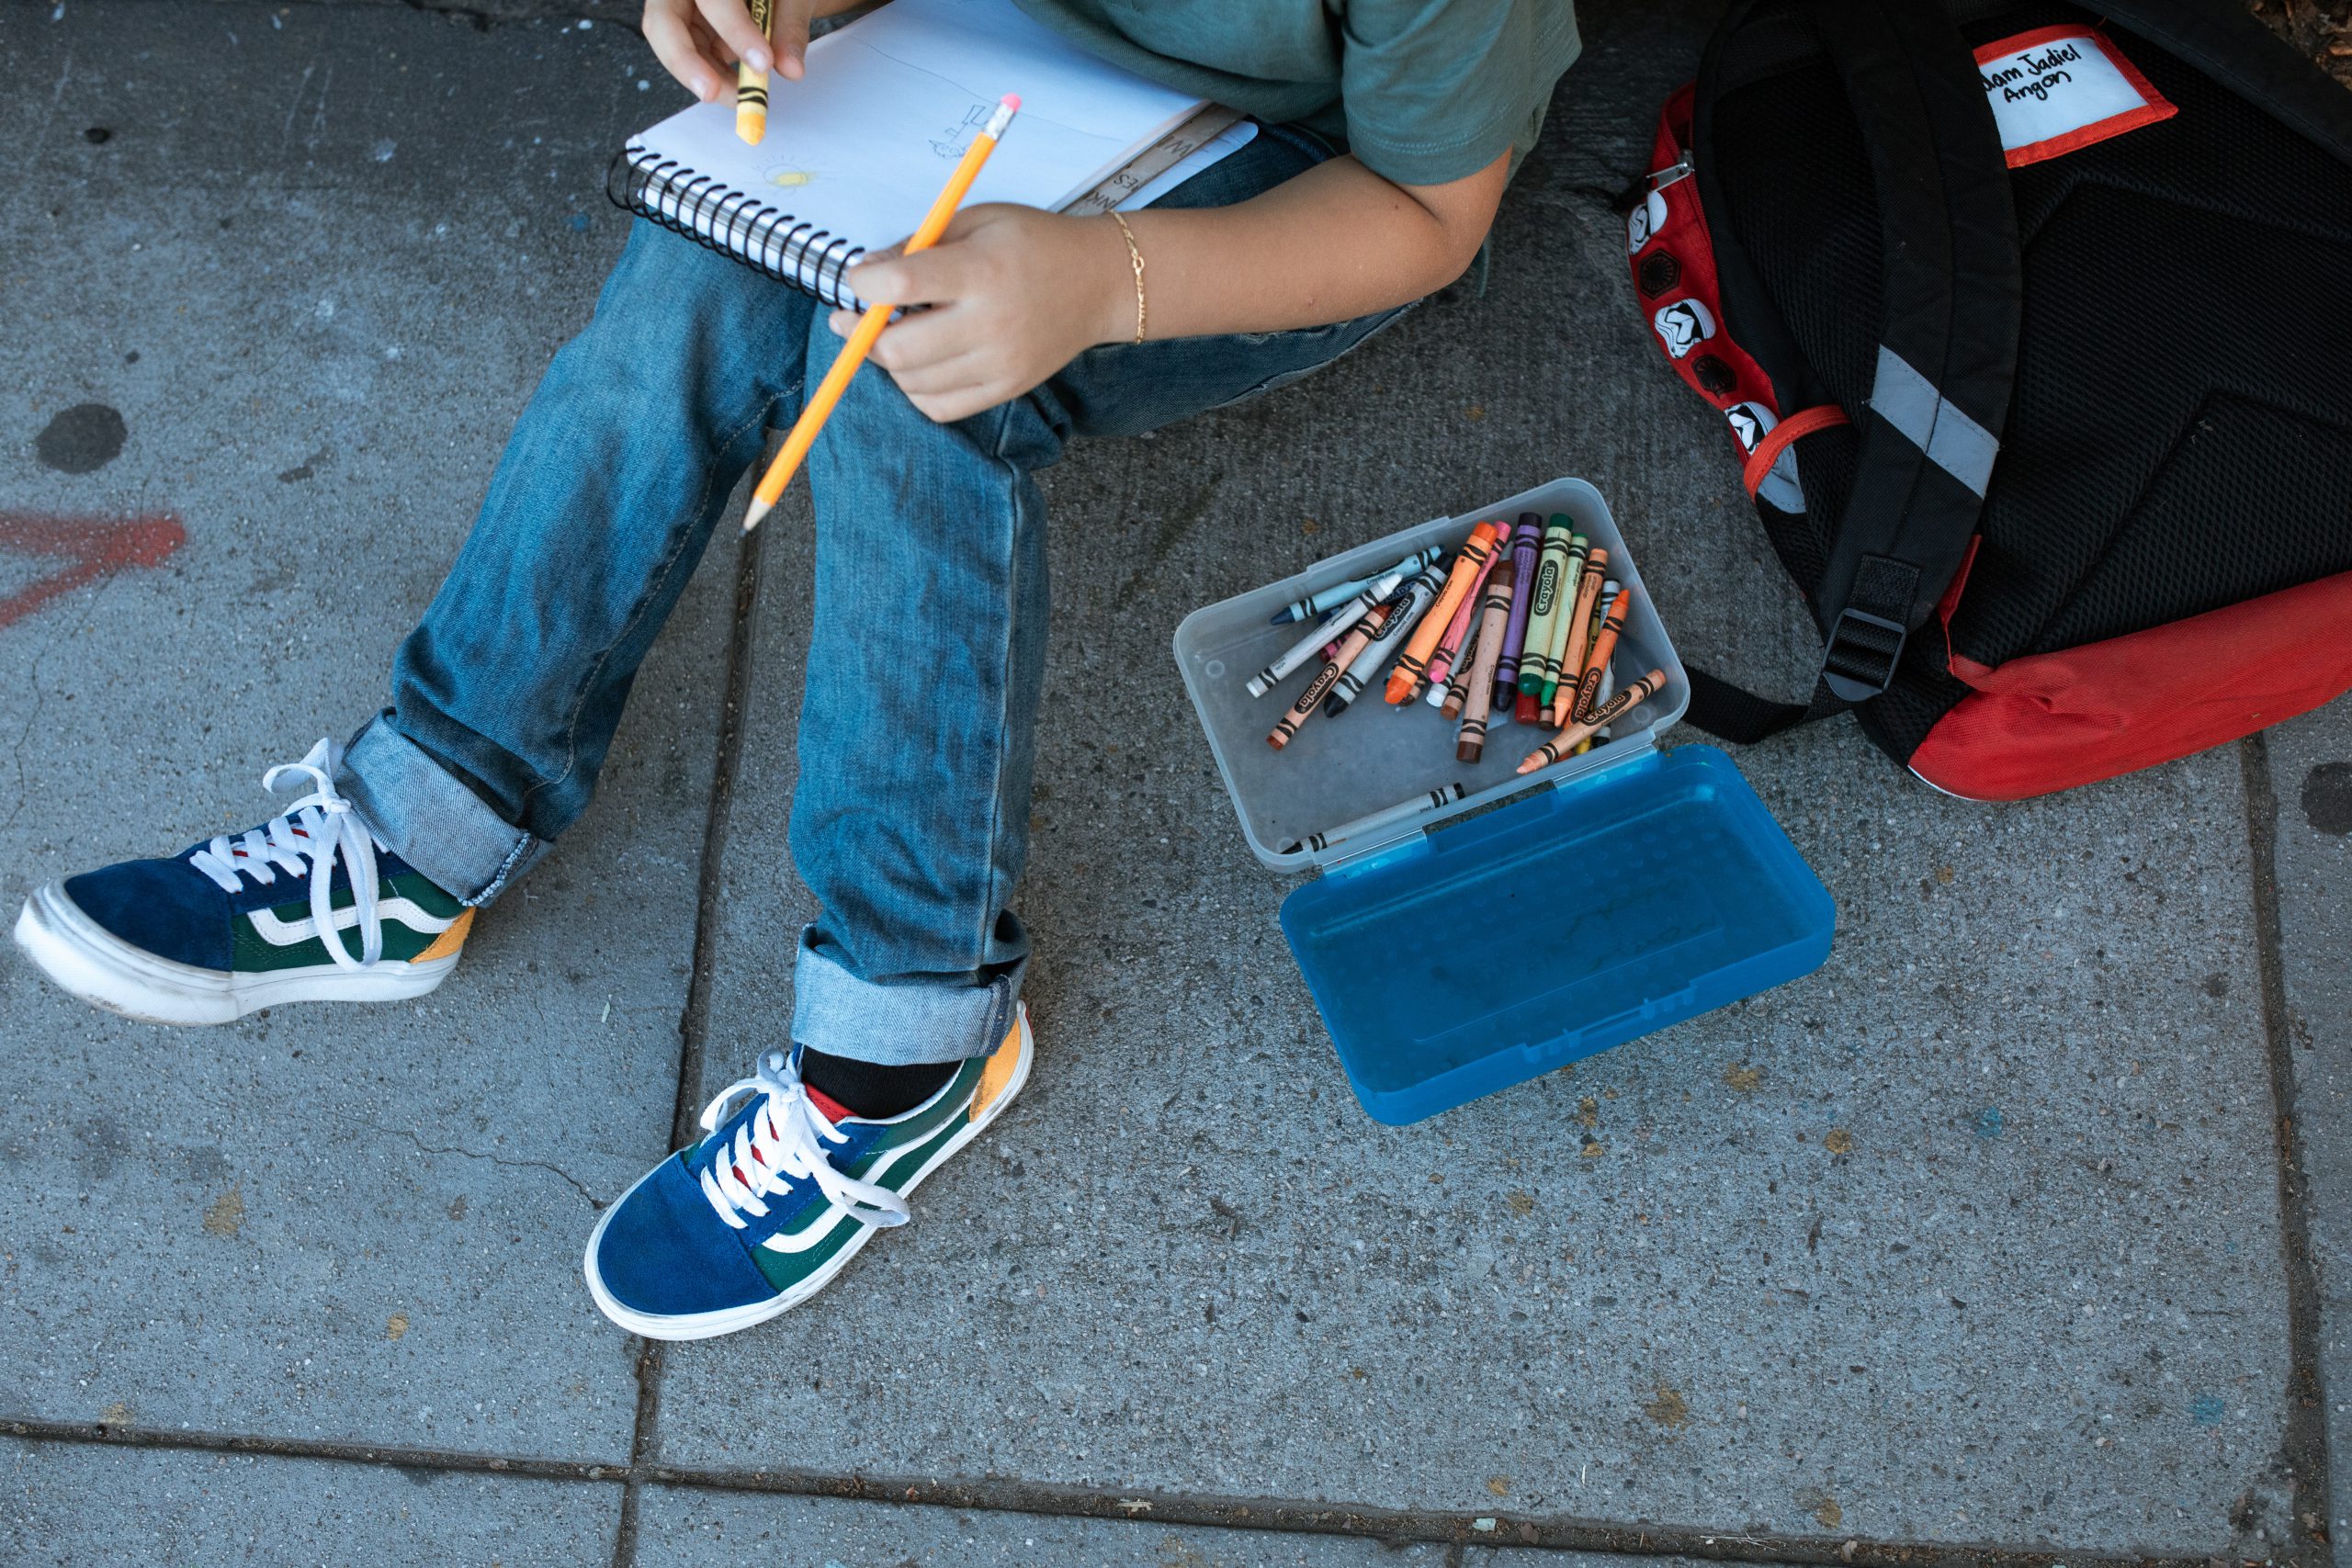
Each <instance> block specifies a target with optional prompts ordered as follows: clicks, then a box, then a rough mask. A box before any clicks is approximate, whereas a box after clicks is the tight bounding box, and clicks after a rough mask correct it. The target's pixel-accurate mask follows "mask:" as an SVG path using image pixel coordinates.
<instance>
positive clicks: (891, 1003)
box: [792, 926, 1029, 1067]
mask: <svg viewBox="0 0 2352 1568" xmlns="http://www.w3.org/2000/svg"><path fill="white" fill-rule="evenodd" d="M816 931H817V928H816V927H815V926H809V927H806V928H804V929H803V930H802V931H801V933H800V952H799V955H798V956H797V958H796V959H795V960H794V962H793V965H792V1038H793V1040H794V1042H795V1043H798V1044H801V1045H806V1046H807V1047H809V1049H810V1050H812V1051H822V1052H824V1053H825V1054H826V1055H829V1056H850V1057H854V1058H855V1059H856V1060H858V1061H861V1062H877V1063H880V1064H882V1065H883V1066H892V1067H903V1066H912V1065H914V1064H916V1063H918V1062H960V1061H963V1060H964V1059H965V1058H966V1057H967V1056H985V1055H988V1054H989V1052H991V1051H993V1050H995V1049H996V1048H997V1047H998V1046H999V1045H1001V1044H1003V1043H1004V1037H1005V1036H1006V1035H1007V1034H1009V1033H1011V1032H1012V1021H1013V1019H1014V1017H1015V1015H1016V1009H1017V1007H1018V1005H1019V1003H1020V999H1021V976H1022V974H1023V971H1025V970H1026V969H1027V968H1028V967H1029V960H1028V959H1026V958H1023V959H1022V960H1020V961H1019V962H1018V963H1016V964H1013V965H1012V967H1010V968H1009V969H1007V970H1005V971H1004V972H1003V973H1002V974H1001V975H999V976H996V978H994V979H992V980H987V981H983V982H981V983H979V984H978V985H967V986H956V985H940V984H933V983H931V982H927V981H909V982H901V983H898V984H893V985H882V984H880V983H878V982H876V981H873V980H861V979H859V978H858V977H857V976H854V975H853V974H851V973H850V972H849V971H848V970H847V969H844V968H843V967H842V965H841V964H839V963H837V962H835V961H834V960H833V959H831V958H828V957H827V956H826V955H825V954H823V953H820V952H818V951H817V949H816V946H815V938H816Z"/></svg>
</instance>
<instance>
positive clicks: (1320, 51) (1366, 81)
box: [1014, 0, 1580, 186]
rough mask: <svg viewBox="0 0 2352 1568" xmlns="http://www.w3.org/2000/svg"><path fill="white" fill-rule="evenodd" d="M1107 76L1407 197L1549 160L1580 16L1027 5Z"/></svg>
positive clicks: (1496, 1)
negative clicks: (1309, 136) (1499, 165)
mask: <svg viewBox="0 0 2352 1568" xmlns="http://www.w3.org/2000/svg"><path fill="white" fill-rule="evenodd" d="M1014 3H1015V4H1017V5H1018V6H1020V7H1021V8H1022V9H1023V11H1026V12H1027V13H1029V15H1031V16H1032V17H1035V18H1036V19H1037V20H1038V21H1040V22H1043V23H1045V24H1046V26H1047V27H1049V28H1053V29H1055V30H1056V31H1057V32H1059V33H1061V34H1062V35H1063V36H1064V37H1066V38H1068V39H1071V40H1072V41H1073V42H1075V43H1078V44H1080V46H1082V47H1084V48H1085V49H1087V50H1089V51H1092V52H1093V53H1095V54H1099V55H1101V56H1102V57H1103V58H1104V59H1105V60H1111V61H1115V62H1118V63H1119V64H1121V65H1124V66H1125V67H1127V68H1128V69H1129V70H1131V71H1134V72H1136V73H1139V74H1141V75H1145V76H1148V77H1150V78H1151V79H1152V80H1153V81H1155V82H1162V83H1165V84H1167V85H1169V86H1171V87H1174V88H1177V89H1179V90H1180V91H1182V92H1187V93H1196V94H1198V95H1199V96H1202V97H1204V98H1210V99H1213V100H1215V101H1216V102H1217V103H1221V104H1226V105H1228V106H1230V107H1234V108H1237V109H1239V110H1241V111H1242V112H1243V113H1245V114H1250V115H1254V116H1256V117H1257V118H1260V119H1263V120H1273V121H1278V122H1283V121H1295V122H1298V123H1300V124H1303V125H1305V126H1306V127H1307V128H1308V129H1309V130H1315V131H1317V132H1319V133H1321V134H1322V135H1324V136H1327V137H1329V138H1330V139H1331V140H1332V141H1336V142H1338V143H1340V145H1342V146H1344V147H1346V148H1347V149H1348V151H1350V152H1353V153H1354V154H1355V155H1356V157H1357V158H1359V159H1360V160H1362V161H1363V164H1365V165H1366V166H1367V167H1369V168H1370V169H1371V170H1372V171H1373V172H1374V174H1377V175H1382V176H1383V177H1385V178H1387V179H1391V180H1395V181H1396V182H1397V184H1399V185H1415V186H1429V185H1442V184H1444V183H1445V182H1446V181H1448V180H1458V179H1461V178H1463V177H1464V176H1465V175H1475V174H1476V173H1477V172H1478V171H1479V170H1480V169H1483V168H1485V167H1486V166H1487V164H1491V163H1493V162H1494V161H1495V159H1496V158H1497V157H1498V156H1500V155H1501V153H1502V152H1503V150H1504V149H1506V148H1510V149H1511V150H1512V152H1513V158H1512V164H1513V166H1514V167H1516V166H1517V164H1518V160H1519V158H1520V157H1521V156H1524V155H1525V153H1526V152H1527V150H1528V149H1529V148H1531V147H1532V146H1533V145H1534V144H1535V134H1536V132H1537V130H1540V129H1541V128H1542V126H1543V124H1544V107H1546V106H1547V105H1548V104H1549V103H1550V102H1551V98H1552V88H1553V87H1554V85H1555V84H1557V83H1558V81H1559V79H1560V74H1561V73H1562V72H1565V71H1566V70H1567V68H1568V66H1569V65H1570V64H1571V63H1573V62H1575V60H1576V57H1577V50H1578V49H1579V47H1580V45H1579V42H1578V40H1577V18H1576V9H1575V6H1574V5H1573V4H1572V3H1571V0H1014Z"/></svg>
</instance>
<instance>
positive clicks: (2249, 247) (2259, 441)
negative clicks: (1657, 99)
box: [1710, 6, 2352, 754]
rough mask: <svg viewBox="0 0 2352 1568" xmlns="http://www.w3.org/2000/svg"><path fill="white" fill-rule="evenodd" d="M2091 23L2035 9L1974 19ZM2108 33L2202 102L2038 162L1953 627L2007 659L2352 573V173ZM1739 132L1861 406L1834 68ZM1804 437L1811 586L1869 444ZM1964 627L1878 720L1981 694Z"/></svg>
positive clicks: (1822, 344) (1990, 658)
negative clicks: (2004, 374) (1971, 680)
mask: <svg viewBox="0 0 2352 1568" xmlns="http://www.w3.org/2000/svg"><path fill="white" fill-rule="evenodd" d="M2089 19H2090V17H2089V16H2088V14H2087V13H2085V12H2083V11H2080V10H2077V9H2075V8H2073V7H2068V6H2025V7H2019V8H2018V9H2016V10H2012V11H2009V12H2007V13H2005V14H2004V15H2002V16H2000V17H1996V18H1994V19H1992V20H1990V21H1986V22H1984V23H1981V24H1977V25H1974V26H1972V27H1971V28H1969V29H1968V34H1969V38H1970V41H1971V42H1972V43H1985V42H1990V41H1992V40H1993V39H1999V38H2002V37H2006V36H2007V35H2009V34H2012V33H2017V32H2021V31H2024V30H2026V29H2028V28H2034V27H2040V26H2043V25H2047V24H2050V23H2054V22H2064V23H2067V24H2070V25H2081V24H2084V23H2086V22H2087V21H2088V20H2089ZM2110 36H2112V37H2113V38H2114V39H2115V40H2116V41H2117V43H2118V45H2119V46H2120V48H2121V50H2122V51H2124V52H2125V53H2126V54H2127V55H2128V56H2129V57H2130V58H2131V61H2132V62H2133V63H2135V64H2136V65H2138V66H2139V67H2140V68H2141V70H2143V72H2144V73H2146V74H2147V75H2148V76H2149V78H2150V79H2151V80H2152V81H2153V82H2154V84H2155V85H2156V87H2157V89H2158V90H2159V91H2160V92H2162V93H2163V94H2164V95H2165V96H2166V97H2168V98H2170V99H2171V100H2172V102H2173V103H2174V104H2176V105H2177V106H2178V108H2179V113H2178V114H2177V116H2176V117H2175V118H2172V119H2170V120H2167V121H2165V122H2164V123H2162V124H2159V125H2154V126H2150V127H2146V128H2144V129H2142V130H2134V131H2131V132H2129V133H2127V134H2125V135H2123V136H2120V137H2117V138H2114V139H2112V140H2110V141H2104V142H2101V143H2098V145H2096V146H2093V147H2090V148H2087V149H2085V150H2083V151H2080V152H2073V153H2069V154H2067V155H2065V156H2064V157H2062V158H2057V159H2053V160H2052V161H2050V162H2047V163H2043V164H2033V165H2030V166H2028V167H2026V168H2023V169H2020V170H2018V171H2016V172H2015V173H2014V175H2013V176H2012V186H2013V189H2014V191H2015V194H2016V198H2017V203H2018V225H2019V229H2020V231H2021V233H2022V236H2023V241H2024V247H2025V256H2024V276H2025V317H2024V332H2023V336H2022V340H2021V344H2020V349H2019V355H2018V383H2017V389H2016V393H2015V398H2014V401H2013V404H2012V407H2011V410H2010V413H2009V418H2008V426H2007V432H2006V434H2005V440H2004V446H2003V450H2002V454H2001V458H2000V462H1999V465H1998V467H1997V468H1996V471H1995V476H1994V482H1993V489H1992V492H1991V494H1990V496H1989V497H1988V498H1987V501H1986V505H1985V514H1984V519H1983V530H1982V531H1983V535H1984V542H1983V545H1982V547H1980V549H1979V551H1978V554H1977V558H1976V562H1975V566H1974V569H1973V571H1972V573H1971V575H1970V578H1969V583H1968V590H1967V592H1966V595H1965V596H1964V597H1963V599H1962V603H1961V606H1960V610H1959V613H1958V614H1957V615H1956V616H1955V617H1954V620H1953V624H1952V628H1951V638H1952V646H1953V647H1954V649H1956V650H1958V651H1959V652H1961V653H1963V654H1966V655H1967V656H1969V657H1970V658H1973V659H1975V660H1980V661H1982V662H1984V663H1987V664H1997V663H1999V662H2001V661H2002V660H2007V659H2012V658H2016V657H2018V656H2021V655H2026V654H2033V653H2045V652H2054V651H2056V650H2059V649H2066V648H2073V647H2078V646H2080V645H2082V644H2084V643H2087V642H2096V641H2099V640H2102V639H2105V638H2109V637H2119V636H2121V635H2123V634H2126V633H2129V632H2132V631H2137V630H2140V629H2143V628H2144V627H2147V626H2155V625H2160V624H2162V623H2164V622H2166V621H2171V620H2177V619H2179V618H2181V617H2183V616H2187V615H2197V614H2199V613H2201V612H2203V611H2206V610H2211V609H2216V608H2219V607H2221V606H2222V605H2225V604H2233V603H2236V602H2238V601H2240V600H2244V599H2247V598H2251V597H2255V596H2256V595H2259V594H2263V593H2267V592H2274V591H2276V590H2278V589H2280V588H2284V587H2288V586H2290V585H2292V584H2294V583H2297V582H2302V581H2310V580H2312V579H2313V578H2316V577H2322V576H2326V575H2329V574H2332V573H2335V572H2339V571H2346V570H2352V310H2346V308H2345V306H2344V301H2346V300H2347V299H2352V169H2347V168H2346V166H2345V165H2344V164H2341V163H2339V162H2337V161H2335V159H2333V158H2331V157H2330V156H2328V155H2327V154H2326V153H2325V152H2322V151H2320V150H2319V149H2317V148H2315V147H2313V146H2312V144H2310V143H2309V142H2307V141H2303V140H2302V139H2301V137H2299V136H2297V135H2296V134H2294V133H2293V132H2291V131H2290V130H2286V129H2285V128H2283V127H2281V126H2280V125H2278V123H2277V122H2276V121H2275V120H2273V119H2272V118H2270V117H2269V116H2267V115H2266V114H2264V113H2263V112H2261V111H2260V110H2259V109H2257V108H2255V107H2252V106H2250V105H2248V104H2247V103H2245V101H2243V100H2241V99H2240V98H2238V97H2237V96H2235V95H2233V94H2232V93H2229V92H2227V91H2224V90H2222V88H2220V87H2217V86H2215V85H2213V84H2212V83H2211V82H2210V81H2208V80H2207V79H2206V78H2205V77H2204V76H2202V75H2201V74H2199V73H2197V72H2196V71H2193V70H2191V69H2189V68H2188V67H2187V66H2184V65H2182V64H2181V63H2179V62H2177V61H2175V60H2173V59H2172V58H2171V57H2169V56H2168V55H2166V54H2165V53H2164V52H2163V51H2159V50H2158V49H2156V48H2155V47H2154V45H2152V44H2149V43H2147V42H2145V41H2143V40H2142V39H2138V38H2136V37H2134V36H2132V35H2131V34H2130V33H2128V32H2126V31H2123V30H2121V29H2120V28H2119V29H2115V30H2114V31H2113V32H2112V33H2111V35H2110ZM1714 125H1715V132H1714V138H1713V147H1712V149H1710V152H1711V155H1712V157H1713V161H1714V164H1715V167H1716V170H1717V173H1718V174H1719V175H1720V176H1721V178H1720V188H1722V189H1723V190H1724V191H1726V192H1727V193H1728V199H1729V204H1730V208H1731V210H1730V212H1729V213H1728V214H1727V215H1726V217H1727V218H1728V220H1729V226H1730V227H1731V228H1732V229H1733V230H1734V231H1736V232H1737V233H1738V235H1739V236H1740V239H1741V241H1742V243H1743V244H1744V245H1745V246H1746V248H1747V254H1748V259H1749V261H1750V262H1751V263H1752V265H1754V267H1755V269H1756V272H1757V276H1758V283H1759V284H1760V285H1761V286H1762V288H1763V289H1764V291H1765V292H1766V293H1767V294H1768V295H1769V296H1770V298H1771V299H1772V300H1773V301H1774V303H1775V305H1776V306H1777V307H1778V309H1779V310H1780V312H1781V317H1782V320H1783V321H1784V323H1785V325H1786V327H1787V329H1788V332H1789V333H1790V335H1791V337H1792V339H1793V340H1794V341H1795V343H1796V344H1797V345H1798V346H1799V348H1800V350H1801V351H1802V352H1803V353H1804V355H1805V357H1806V358H1807V359H1808V360H1809V361H1810V362H1811V365H1812V367H1813V369H1814V371H1815V374H1816V375H1817V376H1818V377H1819V378H1820V379H1821V381H1822V382H1823V383H1824V384H1825V385H1826V386H1827V387H1828V388H1829V389H1831V391H1832V392H1833V394H1834V395H1835V396H1836V397H1837V398H1838V400H1839V401H1840V402H1841V403H1843V404H1844V405H1845V406H1846V407H1847V409H1848V410H1849V412H1858V411H1860V409H1861V406H1862V404H1863V403H1864V402H1865V401H1866V400H1867V399H1868V396H1869V391H1870V384H1871V373H1872V369H1873V366H1874V363H1875V356H1876V344H1877V335H1878V332H1877V329H1878V326H1879V323H1880V321H1881V320H1882V319H1883V313H1884V312H1883V304H1882V301H1883V297H1884V290H1883V276H1882V268H1883V259H1882V255H1881V249H1882V241H1883V237H1882V232H1881V229H1880V224H1879V217H1878V209H1877V204H1876V202H1875V200H1874V199H1873V198H1872V196H1871V184H1870V173H1869V164H1868V161H1867V158H1866V156H1865V154H1864V152H1863V149H1862V146H1861V142H1860V132H1859V130H1858V129H1857V127H1856V125H1855V123H1854V120H1853V118H1852V115H1851V113H1850V111H1849V109H1848V108H1847V107H1846V102H1845V96H1844V90H1843V88H1842V86H1841V85H1840V84H1839V82H1838V77H1837V74H1836V73H1835V72H1834V71H1833V70H1832V69H1831V67H1829V66H1828V65H1827V64H1826V62H1818V61H1815V62H1808V63H1804V64H1801V65H1799V66H1796V67H1794V68H1793V69H1792V70H1790V71H1788V72H1786V73H1781V74H1779V75H1776V76H1773V77H1771V78H1770V79H1769V80H1767V81H1764V82H1760V83H1758V84H1756V85H1748V86H1743V87H1739V88H1736V89H1735V90H1733V91H1731V92H1728V93H1726V94H1724V96H1723V98H1722V99H1721V101H1720V102H1719V103H1718V104H1717V106H1716V108H1715V118H1714ZM1725 325H1726V327H1727V329H1728V330H1729V331H1730V332H1731V333H1732V334H1733V335H1734V336H1735V337H1736V336H1738V334H1739V323H1738V322H1737V321H1726V323H1725ZM1767 368H1768V369H1770V370H1773V371H1774V372H1775V373H1776V374H1779V372H1780V367H1771V366H1768V367H1767ZM1841 434H1842V433H1841ZM1801 445H1802V447H1803V456H1802V457H1801V461H1802V463H1803V464H1804V467H1805V473H1804V478H1805V489H1806V491H1807V499H1808V502H1810V503H1811V504H1812V506H1813V509H1814V513H1815V522H1814V523H1813V524H1812V525H1783V527H1782V528H1781V529H1780V530H1779V531H1778V535H1777V536H1776V538H1775V543H1776V545H1778V546H1780V547H1781V558H1782V559H1783V561H1784V562H1785V563H1786V564H1787V565H1788V567H1789V569H1790V570H1791V572H1792V574H1793V575H1795V576H1796V577H1797V579H1798V581H1800V582H1801V583H1803V584H1804V585H1805V586H1807V587H1810V586H1812V584H1814V583H1815V582H1816V581H1818V580H1819V576H1820V571H1821V552H1822V548H1823V543H1822V540H1821V538H1820V531H1821V529H1820V521H1819V520H1821V519H1834V518H1835V517H1836V516H1838V513H1839V512H1840V511H1841V510H1842V500H1843V497H1844V495H1845V494H1846V493H1847V491H1848V490H1849V488H1850V483H1851V452H1852V446H1851V444H1850V440H1849V442H1848V443H1847V445H1846V446H1844V447H1843V449H1842V451H1841V452H1840V453H1839V454H1838V456H1836V457H1831V456H1829V455H1828V454H1826V453H1825V454H1824V457H1826V459H1827V460H1826V461H1822V462H1818V463H1816V462H1815V457H1814V454H1815V449H1816V448H1819V447H1824V446H1829V445H1830V443H1829V439H1828V437H1826V436H1823V437H1815V438H1812V439H1808V440H1807V441H1805V442H1804V443H1802V444H1801ZM1942 642H1943V639H1942V638H1941V637H1936V636H1933V635H1932V634H1930V635H1927V636H1922V637H1916V638H1914V639H1913V649H1912V652H1911V653H1910V654H1909V655H1907V656H1906V660H1905V663H1906V666H1909V667H1913V668H1912V669H1911V672H1910V673H1911V678H1909V679H1906V680H1905V682H1903V683H1902V686H1901V689H1900V690H1898V691H1897V692H1896V693H1894V694H1890V695H1889V696H1888V697H1886V698H1883V699H1881V701H1880V703H1878V704H1875V705H1873V708H1877V707H1885V708H1886V709H1887V710H1888V711H1887V713H1886V714H1884V715H1883V716H1877V717H1876V718H1874V720H1873V722H1872V723H1871V728H1872V729H1873V731H1874V732H1876V731H1885V732H1887V733H1884V734H1882V739H1883V740H1887V741H1888V742H1890V744H1891V743H1892V742H1893V741H1894V739H1895V738H1896V736H1898V735H1902V734H1912V735H1913V738H1914V741H1915V743H1916V734H1917V733H1924V730H1925V727H1926V725H1927V724H1930V723H1932V722H1933V719H1934V716H1935V715H1937V714H1939V713H1940V712H1941V711H1942V708H1943V707H1944V706H1948V705H1949V704H1950V702H1951V701H1952V700H1956V699H1957V696H1958V695H1959V694H1960V690H1961V688H1959V687H1958V686H1957V685H1956V684H1955V683H1953V682H1951V681H1950V679H1949V677H1946V676H1943V675H1941V674H1940V672H1939V668H1938V667H1939V666H1940V663H1941V659H1942ZM1930 644H1932V645H1933V646H1932V647H1929V646H1926V645H1930ZM1915 732H1916V733H1915ZM1908 750H1909V748H1908V746H1905V747H1903V748H1902V749H1901V750H1900V751H1899V752H1898V754H1907V752H1908Z"/></svg>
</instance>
